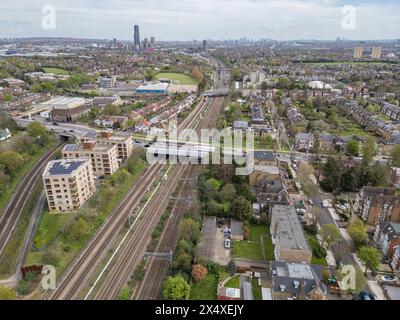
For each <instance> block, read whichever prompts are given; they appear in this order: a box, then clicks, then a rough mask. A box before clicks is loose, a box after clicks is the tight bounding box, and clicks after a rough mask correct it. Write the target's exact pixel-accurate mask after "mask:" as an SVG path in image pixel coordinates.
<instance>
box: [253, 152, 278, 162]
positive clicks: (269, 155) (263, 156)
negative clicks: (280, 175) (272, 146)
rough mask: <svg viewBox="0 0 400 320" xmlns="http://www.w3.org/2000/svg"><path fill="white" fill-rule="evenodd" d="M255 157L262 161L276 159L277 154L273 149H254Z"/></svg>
mask: <svg viewBox="0 0 400 320" xmlns="http://www.w3.org/2000/svg"><path fill="white" fill-rule="evenodd" d="M254 159H256V160H260V161H275V155H274V153H273V152H271V151H254Z"/></svg>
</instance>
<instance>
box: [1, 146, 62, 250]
mask: <svg viewBox="0 0 400 320" xmlns="http://www.w3.org/2000/svg"><path fill="white" fill-rule="evenodd" d="M64 145H65V142H61V141H60V142H58V143H57V144H56V145H55V146H53V147H52V148H51V149H50V150H49V151H47V152H46V153H45V154H44V156H42V157H41V158H40V159H39V161H38V162H36V163H35V164H34V166H33V167H32V169H31V170H30V172H29V173H28V174H27V175H26V176H25V177H24V179H22V181H21V182H20V184H19V185H18V187H17V189H16V190H15V191H14V193H13V195H12V196H11V199H10V201H9V202H8V204H7V206H6V208H5V209H4V212H3V213H2V215H1V216H0V254H1V253H2V251H3V250H4V247H5V246H6V244H7V243H8V241H9V240H10V238H11V237H12V235H13V233H14V231H15V228H16V226H17V224H18V221H19V220H20V218H21V215H22V212H23V209H24V207H25V205H26V202H27V201H28V199H29V197H30V195H31V194H32V191H33V188H34V186H35V184H36V182H37V181H38V179H40V177H41V175H42V172H43V170H44V168H45V166H46V165H47V162H49V161H50V160H51V159H52V158H53V156H54V153H55V152H56V151H57V150H58V149H59V148H61V147H62V146H64Z"/></svg>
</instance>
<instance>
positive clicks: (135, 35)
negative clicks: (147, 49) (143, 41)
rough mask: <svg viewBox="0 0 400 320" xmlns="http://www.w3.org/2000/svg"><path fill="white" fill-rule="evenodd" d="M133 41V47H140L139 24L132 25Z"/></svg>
mask: <svg viewBox="0 0 400 320" xmlns="http://www.w3.org/2000/svg"><path fill="white" fill-rule="evenodd" d="M133 43H134V45H135V49H140V33H139V26H138V25H137V24H135V26H134V33H133Z"/></svg>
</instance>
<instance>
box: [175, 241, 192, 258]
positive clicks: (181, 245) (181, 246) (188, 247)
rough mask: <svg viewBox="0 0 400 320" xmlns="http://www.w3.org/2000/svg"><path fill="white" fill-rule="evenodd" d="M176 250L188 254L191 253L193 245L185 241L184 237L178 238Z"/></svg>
mask: <svg viewBox="0 0 400 320" xmlns="http://www.w3.org/2000/svg"><path fill="white" fill-rule="evenodd" d="M176 252H178V253H179V252H186V253H189V254H192V253H193V245H192V244H191V243H190V242H188V241H186V240H185V239H181V240H179V242H178V244H177V246H176Z"/></svg>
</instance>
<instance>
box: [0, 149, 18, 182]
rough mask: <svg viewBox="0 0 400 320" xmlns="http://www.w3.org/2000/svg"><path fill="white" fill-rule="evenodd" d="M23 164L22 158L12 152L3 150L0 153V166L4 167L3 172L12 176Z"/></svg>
mask: <svg viewBox="0 0 400 320" xmlns="http://www.w3.org/2000/svg"><path fill="white" fill-rule="evenodd" d="M23 164H24V158H23V157H22V156H21V155H20V154H18V153H16V152H14V151H5V152H1V153H0V168H3V169H4V173H6V174H8V175H10V176H14V175H15V173H16V172H17V171H18V170H19V169H21V167H22V166H23Z"/></svg>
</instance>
